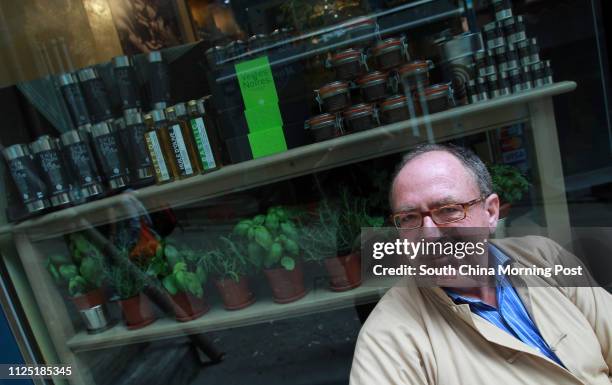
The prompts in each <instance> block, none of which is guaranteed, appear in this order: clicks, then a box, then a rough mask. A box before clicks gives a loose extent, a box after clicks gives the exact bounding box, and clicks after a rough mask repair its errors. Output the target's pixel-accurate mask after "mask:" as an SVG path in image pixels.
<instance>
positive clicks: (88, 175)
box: [66, 142, 100, 187]
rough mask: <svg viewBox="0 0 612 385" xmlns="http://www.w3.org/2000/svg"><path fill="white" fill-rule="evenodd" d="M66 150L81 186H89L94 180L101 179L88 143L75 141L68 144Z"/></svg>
mask: <svg viewBox="0 0 612 385" xmlns="http://www.w3.org/2000/svg"><path fill="white" fill-rule="evenodd" d="M66 150H67V152H68V159H69V160H70V163H71V165H72V169H73V171H74V175H75V176H76V177H77V178H78V182H79V185H80V186H81V187H84V186H89V185H91V184H93V183H94V182H99V181H100V177H99V176H98V172H97V170H96V164H95V162H94V160H93V157H92V155H91V151H90V150H89V147H88V146H87V143H85V142H78V143H73V144H71V145H68V146H66Z"/></svg>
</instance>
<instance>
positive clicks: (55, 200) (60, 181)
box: [30, 135, 72, 207]
mask: <svg viewBox="0 0 612 385" xmlns="http://www.w3.org/2000/svg"><path fill="white" fill-rule="evenodd" d="M30 149H31V150H32V154H33V155H34V160H35V162H36V164H37V165H38V168H39V170H40V171H41V173H42V177H43V180H44V181H45V184H46V185H47V192H48V194H49V201H50V202H51V206H53V207H57V206H63V205H66V204H69V203H71V202H72V198H71V196H70V187H71V186H70V174H69V170H68V168H67V165H66V164H65V163H64V156H63V154H62V152H61V147H60V145H59V143H58V140H57V139H56V138H53V137H51V136H49V135H43V136H41V137H39V138H37V139H36V140H35V141H33V142H32V143H30Z"/></svg>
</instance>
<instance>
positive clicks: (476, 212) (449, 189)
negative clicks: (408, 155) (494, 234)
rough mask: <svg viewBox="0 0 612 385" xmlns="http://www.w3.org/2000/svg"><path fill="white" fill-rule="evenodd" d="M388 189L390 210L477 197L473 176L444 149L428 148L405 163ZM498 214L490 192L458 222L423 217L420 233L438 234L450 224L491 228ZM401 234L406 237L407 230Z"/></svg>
mask: <svg viewBox="0 0 612 385" xmlns="http://www.w3.org/2000/svg"><path fill="white" fill-rule="evenodd" d="M391 189H392V202H391V204H392V207H391V209H392V211H393V213H398V212H403V211H411V210H415V211H420V212H424V211H429V210H433V209H436V208H438V207H441V206H444V205H448V204H456V203H466V202H470V201H473V200H475V199H478V198H480V191H479V189H478V185H477V183H476V180H475V178H474V176H473V175H472V174H471V173H470V172H469V171H468V170H467V169H466V168H465V166H464V165H463V164H462V163H461V161H460V160H459V159H457V158H456V157H455V156H453V155H451V154H450V153H448V152H445V151H431V152H428V153H425V154H422V155H419V156H417V157H416V158H414V159H413V160H411V161H410V162H408V164H407V165H406V166H404V168H403V169H402V170H401V171H400V173H399V174H398V176H397V178H396V179H395V181H394V183H393V186H391ZM498 215H499V198H498V197H497V195H496V194H491V195H490V196H488V197H486V199H484V200H483V201H482V202H479V203H476V204H475V205H473V206H471V207H469V208H468V209H467V216H466V217H465V219H463V220H461V221H458V222H453V223H448V224H443V225H437V224H436V223H434V221H433V220H432V219H431V217H430V216H424V217H423V229H421V230H422V232H421V234H422V233H423V232H424V233H425V234H426V235H429V236H438V235H440V231H441V229H444V228H449V227H471V228H488V229H489V230H490V231H494V230H495V227H496V226H497V219H498ZM402 233H403V235H404V236H406V237H409V233H407V232H406V231H402Z"/></svg>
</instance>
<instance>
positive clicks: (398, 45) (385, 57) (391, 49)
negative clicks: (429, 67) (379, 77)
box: [372, 37, 410, 70]
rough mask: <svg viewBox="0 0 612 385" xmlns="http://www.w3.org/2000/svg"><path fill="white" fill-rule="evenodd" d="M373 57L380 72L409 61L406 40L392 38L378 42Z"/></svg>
mask: <svg viewBox="0 0 612 385" xmlns="http://www.w3.org/2000/svg"><path fill="white" fill-rule="evenodd" d="M372 56H373V57H374V61H375V63H376V67H377V68H378V69H380V70H389V69H391V68H395V67H397V66H399V65H401V64H402V63H405V62H406V61H408V60H409V59H410V58H409V54H408V46H407V44H406V41H405V39H403V38H399V37H392V38H389V39H385V40H382V41H380V42H378V43H377V44H376V45H375V46H374V48H372Z"/></svg>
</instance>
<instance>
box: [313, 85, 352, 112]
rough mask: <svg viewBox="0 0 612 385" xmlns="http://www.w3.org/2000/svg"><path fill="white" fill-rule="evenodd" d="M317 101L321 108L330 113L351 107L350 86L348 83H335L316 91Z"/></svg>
mask: <svg viewBox="0 0 612 385" xmlns="http://www.w3.org/2000/svg"><path fill="white" fill-rule="evenodd" d="M315 99H316V101H317V102H318V103H319V106H320V107H321V108H322V109H323V108H325V109H326V110H327V111H329V112H336V111H340V110H341V109H343V108H346V107H348V105H350V100H351V97H350V93H349V85H348V83H346V82H340V81H335V82H331V83H328V84H326V85H324V86H323V87H321V88H320V89H318V90H315Z"/></svg>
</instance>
